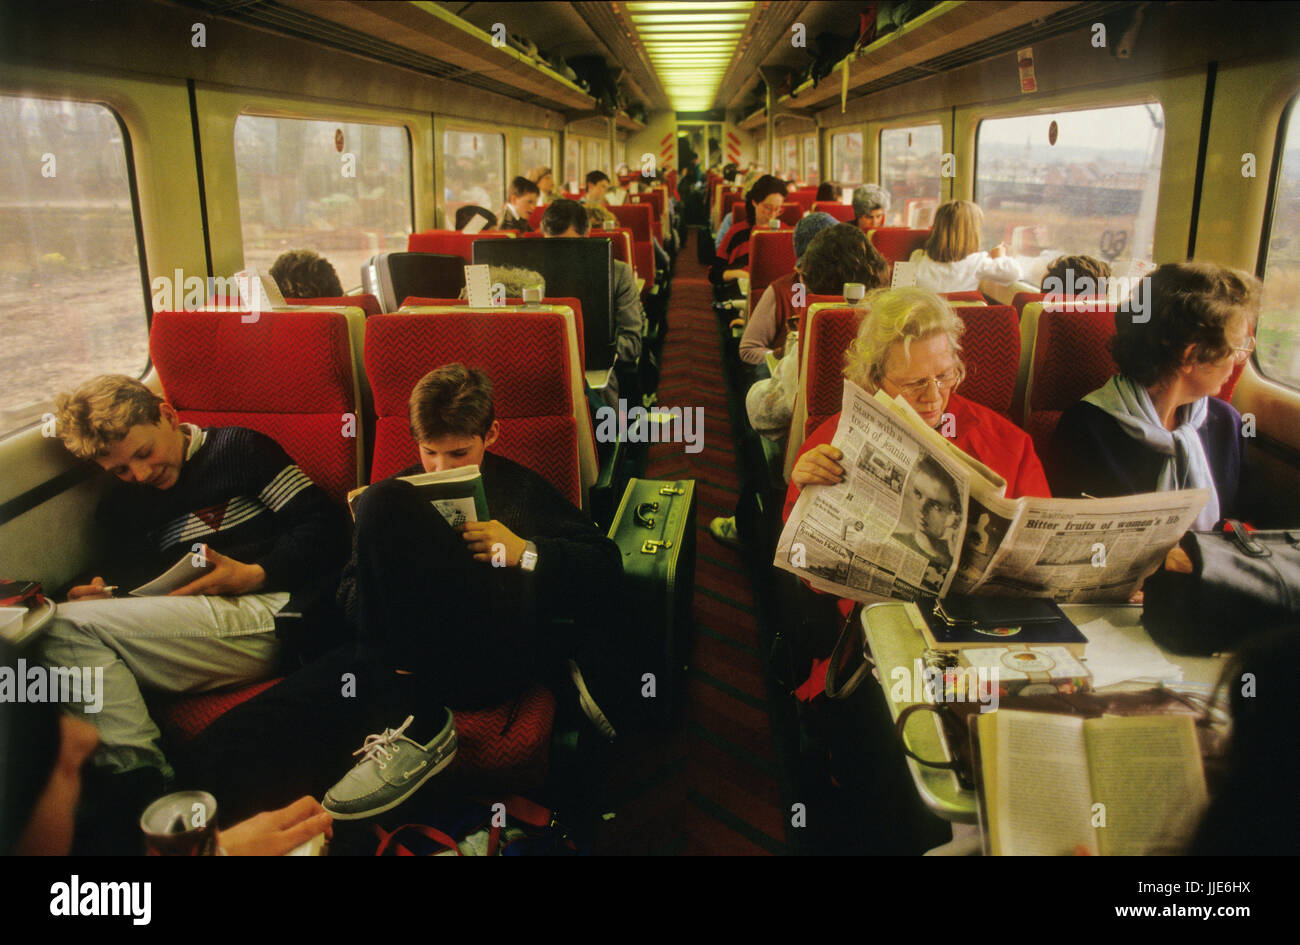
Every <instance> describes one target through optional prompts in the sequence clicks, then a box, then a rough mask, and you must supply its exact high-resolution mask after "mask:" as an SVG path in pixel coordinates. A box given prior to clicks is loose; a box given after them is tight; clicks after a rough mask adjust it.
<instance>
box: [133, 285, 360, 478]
mask: <svg viewBox="0 0 1300 945" xmlns="http://www.w3.org/2000/svg"><path fill="white" fill-rule="evenodd" d="M245 317H249V316H247V315H246V314H245V313H241V312H157V313H155V315H154V317H153V327H152V328H151V330H150V334H149V352H150V357H151V359H152V361H153V364H154V366H155V367H156V368H157V369H158V377H159V379H160V380H161V381H162V386H163V391H164V394H165V396H166V397H167V400H168V401H169V402H170V403H171V404H172V406H174V407H175V408H176V409H177V410H179V411H180V415H181V419H182V420H185V421H187V422H189V423H195V424H198V425H200V426H243V427H249V428H251V429H254V430H258V431H259V432H261V433H265V434H266V435H267V436H269V437H271V438H272V439H273V440H275V441H276V442H277V443H279V444H280V446H282V447H283V448H284V450H285V452H287V453H288V454H289V455H290V456H291V457H293V460H294V462H296V463H297V464H298V465H299V466H300V467H301V468H302V471H303V472H305V473H306V474H307V475H308V476H309V477H310V478H311V479H312V481H313V482H315V483H316V484H317V485H319V486H320V487H321V488H322V489H324V490H325V491H326V492H328V493H329V494H330V495H331V496H333V497H334V499H336V500H337V501H338V502H340V503H342V502H343V501H344V497H345V496H346V495H347V493H348V492H349V491H350V490H351V489H355V488H356V487H357V485H358V484H359V481H360V478H359V477H360V469H361V454H360V444H361V443H362V442H364V439H363V437H362V430H361V424H362V420H363V418H362V417H361V410H360V406H359V399H360V394H359V388H358V385H357V378H356V377H355V374H354V371H353V363H354V361H353V354H352V346H351V344H350V341H349V337H348V319H347V316H345V315H342V314H339V313H335V312H312V311H309V310H307V311H302V312H262V313H260V314H259V315H258V316H257V320H256V321H251V322H247V321H244V318H245ZM358 318H359V316H358ZM347 414H350V415H351V416H352V417H353V418H355V419H354V421H353V423H352V429H351V433H353V434H355V435H348V434H345V433H344V419H343V418H344V416H345V415H347Z"/></svg>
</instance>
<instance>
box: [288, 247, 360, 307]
mask: <svg viewBox="0 0 1300 945" xmlns="http://www.w3.org/2000/svg"><path fill="white" fill-rule="evenodd" d="M271 278H272V279H274V280H275V284H276V285H277V286H278V287H279V289H280V294H281V295H283V296H284V297H285V298H286V299H320V298H338V297H339V296H341V295H342V294H343V284H342V283H341V282H339V274H338V273H337V272H335V271H334V267H333V266H332V265H331V264H330V261H329V260H328V259H325V258H324V257H323V256H319V255H317V254H316V253H313V252H312V251H311V250H309V249H291V250H289V251H288V252H285V253H281V254H280V255H279V256H278V257H277V258H276V260H275V262H273V263H272V264H271Z"/></svg>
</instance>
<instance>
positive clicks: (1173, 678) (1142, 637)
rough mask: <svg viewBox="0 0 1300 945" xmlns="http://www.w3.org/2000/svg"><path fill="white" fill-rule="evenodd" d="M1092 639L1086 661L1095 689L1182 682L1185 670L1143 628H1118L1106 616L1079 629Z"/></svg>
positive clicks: (1085, 654)
mask: <svg viewBox="0 0 1300 945" xmlns="http://www.w3.org/2000/svg"><path fill="white" fill-rule="evenodd" d="M1079 632H1080V633H1082V634H1083V635H1084V636H1085V637H1087V638H1088V645H1087V646H1086V647H1085V648H1084V662H1085V663H1086V664H1087V666H1088V672H1090V673H1092V685H1093V688H1094V689H1102V688H1104V687H1106V686H1113V685H1115V684H1116V683H1122V682H1146V683H1159V682H1181V681H1182V679H1183V671H1182V669H1181V668H1180V667H1178V666H1176V665H1174V664H1173V663H1171V662H1169V660H1168V659H1166V658H1165V655H1164V653H1162V652H1160V647H1158V646H1156V644H1155V642H1154V641H1153V640H1152V639H1151V636H1150V634H1148V633H1147V632H1146V630H1144V629H1142V627H1139V626H1134V627H1124V628H1123V629H1121V628H1119V627H1116V626H1115V625H1114V624H1112V623H1111V622H1110V621H1109V620H1107V619H1105V618H1104V617H1101V618H1098V619H1097V620H1092V621H1089V622H1088V623H1085V624H1082V625H1080V627H1079Z"/></svg>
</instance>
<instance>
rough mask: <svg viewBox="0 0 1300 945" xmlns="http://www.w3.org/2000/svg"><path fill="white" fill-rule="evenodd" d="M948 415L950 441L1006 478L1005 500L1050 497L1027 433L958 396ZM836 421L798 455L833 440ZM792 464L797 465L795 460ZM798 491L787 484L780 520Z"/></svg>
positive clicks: (823, 427)
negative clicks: (951, 424)
mask: <svg viewBox="0 0 1300 945" xmlns="http://www.w3.org/2000/svg"><path fill="white" fill-rule="evenodd" d="M948 413H950V414H952V415H953V420H954V426H955V428H956V431H957V435H956V436H954V437H953V438H952V442H953V444H954V445H955V446H956V447H957V448H958V449H960V450H962V451H964V452H965V453H967V454H969V455H971V456H973V457H975V458H976V459H978V460H979V461H980V462H981V463H983V464H984V465H985V466H988V467H989V468H990V469H992V470H993V471H994V472H995V473H997V474H998V475H999V476H1001V477H1002V478H1004V479H1006V481H1007V498H1009V499H1018V498H1020V496H1022V495H1036V496H1043V497H1047V496H1050V495H1051V494H1052V493H1051V490H1050V489H1049V488H1048V486H1047V476H1046V475H1044V473H1043V465H1042V463H1040V462H1039V461H1038V454H1037V453H1035V452H1034V442H1033V440H1031V439H1030V438H1029V434H1028V433H1026V432H1025V431H1024V430H1022V429H1020V427H1018V426H1016V425H1015V424H1014V423H1012V422H1011V421H1010V420H1008V419H1007V418H1006V417H1004V416H1002V415H1001V414H999V413H996V412H994V411H992V410H990V409H989V408H988V407H985V406H983V405H982V404H977V403H975V402H974V401H972V400H967V399H966V398H965V397H962V396H960V395H959V394H952V395H951V396H950V397H949V398H948ZM839 422H840V415H839V414H836V415H835V416H833V417H831V418H829V419H828V420H827V421H826V422H825V423H823V424H822V425H821V426H819V427H818V428H817V429H816V430H814V431H813V432H812V435H811V436H809V437H808V439H806V440H804V443H803V446H801V447H799V456H803V454H804V453H806V452H808V451H809V450H810V449H812V448H813V447H814V446H817V445H818V444H820V443H829V442H830V441H831V440H832V439H834V437H835V428H836V427H837V426H838V425H839ZM795 462H798V458H796V460H795ZM799 491H800V490H799V487H798V486H796V485H795V484H794V483H793V482H792V483H790V489H789V491H788V492H786V496H785V511H784V513H783V514H782V518H785V519H788V518H789V517H790V510H791V509H793V508H794V504H795V502H796V501H797V500H798V498H799Z"/></svg>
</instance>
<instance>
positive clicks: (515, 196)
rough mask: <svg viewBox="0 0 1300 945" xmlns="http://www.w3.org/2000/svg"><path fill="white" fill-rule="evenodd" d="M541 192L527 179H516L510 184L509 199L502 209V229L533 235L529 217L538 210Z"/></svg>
mask: <svg viewBox="0 0 1300 945" xmlns="http://www.w3.org/2000/svg"><path fill="white" fill-rule="evenodd" d="M540 196H541V191H540V190H539V189H538V187H537V185H536V184H534V183H533V182H532V181H530V180H529V179H528V178H527V177H516V178H515V179H514V180H512V181H511V182H510V193H509V195H508V197H509V199H508V200H507V201H506V205H505V206H504V207H502V208H501V229H503V230H515V231H517V232H519V233H531V232H532V231H533V228H532V225H531V224H530V223H529V222H528V218H529V216H531V215H532V212H533V211H534V210H535V209H537V201H538V199H539V198H540Z"/></svg>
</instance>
